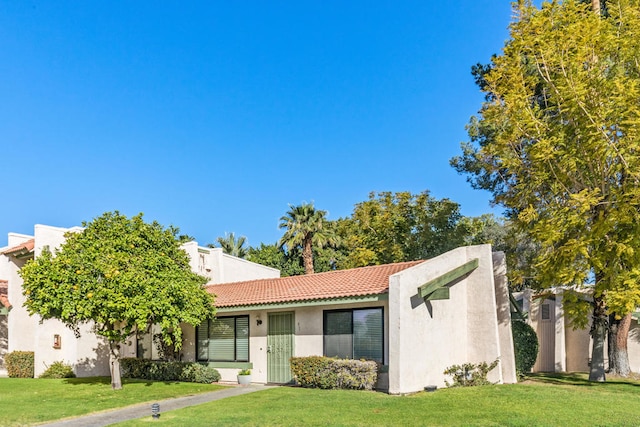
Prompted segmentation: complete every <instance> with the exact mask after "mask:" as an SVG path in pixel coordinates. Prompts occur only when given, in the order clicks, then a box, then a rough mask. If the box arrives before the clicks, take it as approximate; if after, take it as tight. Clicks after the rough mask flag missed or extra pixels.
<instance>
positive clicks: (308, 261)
mask: <svg viewBox="0 0 640 427" xmlns="http://www.w3.org/2000/svg"><path fill="white" fill-rule="evenodd" d="M302 261H303V262H304V274H313V246H312V245H311V238H307V239H304V242H303V243H302Z"/></svg>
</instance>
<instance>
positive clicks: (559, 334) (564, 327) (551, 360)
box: [514, 288, 640, 373]
mask: <svg viewBox="0 0 640 427" xmlns="http://www.w3.org/2000/svg"><path fill="white" fill-rule="evenodd" d="M514 297H515V298H516V301H517V302H518V304H519V306H520V307H521V308H522V311H523V312H525V313H527V322H528V323H529V324H530V325H531V326H532V327H533V329H534V330H535V331H536V333H537V335H538V343H539V348H538V358H537V360H536V364H535V365H534V366H533V369H532V370H533V372H585V371H588V370H589V361H590V359H591V350H592V339H591V335H590V334H589V327H587V328H584V329H574V327H573V326H572V324H571V322H570V320H569V318H568V317H566V316H565V315H564V308H563V305H562V300H563V291H562V289H560V288H558V289H555V290H553V291H551V292H546V293H545V294H544V295H543V296H539V295H536V294H535V293H534V292H533V291H532V290H530V289H528V290H525V291H523V292H520V293H517V294H515V295H514ZM585 298H589V297H588V296H587V295H585ZM638 322H639V320H638V313H634V317H633V319H632V321H631V328H630V330H629V338H628V340H627V349H628V352H629V365H630V367H631V370H632V371H633V372H635V373H640V325H639V324H638ZM605 349H606V347H605ZM605 353H606V351H605ZM607 359H608V357H607V355H606V354H605V366H607Z"/></svg>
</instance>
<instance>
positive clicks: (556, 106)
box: [452, 0, 640, 381]
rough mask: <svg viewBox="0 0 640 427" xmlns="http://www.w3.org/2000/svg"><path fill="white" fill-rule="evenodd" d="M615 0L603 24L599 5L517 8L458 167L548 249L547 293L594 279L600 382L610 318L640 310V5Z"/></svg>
mask: <svg viewBox="0 0 640 427" xmlns="http://www.w3.org/2000/svg"><path fill="white" fill-rule="evenodd" d="M607 3H608V7H607V13H606V14H603V15H600V8H601V5H600V4H599V2H597V1H596V2H593V4H592V5H589V4H588V3H587V4H585V3H584V2H581V1H577V0H566V1H563V2H552V3H547V2H544V3H543V4H542V7H541V8H540V9H538V8H537V7H535V6H534V5H533V4H532V3H531V1H528V0H523V1H519V2H518V3H517V4H515V16H516V18H515V21H514V22H513V23H512V25H511V39H510V40H508V41H507V43H506V45H505V48H504V51H503V54H502V55H500V56H495V57H494V58H493V59H492V63H491V65H490V66H489V67H488V68H487V70H488V71H487V72H486V73H485V74H484V75H483V79H482V82H481V83H483V84H482V85H481V88H482V90H483V91H484V92H485V94H486V95H487V96H486V102H485V103H484V104H483V106H482V109H481V110H480V112H479V117H476V118H473V119H472V120H471V123H470V125H469V128H468V131H469V136H470V138H471V142H470V143H467V144H463V155H462V156H461V157H458V158H454V159H453V160H452V164H453V165H454V167H456V168H457V169H458V171H460V172H464V173H468V174H469V180H470V181H471V183H472V185H474V186H475V187H477V188H484V189H488V190H490V191H492V193H493V196H494V202H496V203H498V204H501V205H503V206H505V207H506V208H507V210H508V211H507V212H508V215H509V216H510V219H511V221H512V223H513V225H514V226H515V227H517V228H518V230H519V231H520V232H522V233H523V234H524V235H526V236H528V237H529V238H530V239H531V240H533V241H535V242H536V243H537V244H538V245H539V251H538V253H537V255H536V257H535V262H534V271H535V273H536V274H535V275H536V280H537V281H538V282H539V283H540V285H541V286H545V287H550V286H556V285H558V284H565V285H573V286H575V287H577V288H580V287H584V286H585V284H587V283H589V282H590V279H591V278H592V277H593V278H594V279H595V283H593V284H592V285H590V287H589V289H591V290H592V292H593V303H592V336H593V350H592V363H591V372H590V375H589V377H590V379H591V380H596V381H604V379H605V375H604V352H603V349H604V337H605V331H606V329H607V315H608V313H609V312H613V313H617V314H618V315H620V316H624V315H626V314H628V313H629V312H630V311H631V310H633V309H634V308H635V307H636V306H637V305H638V303H640V288H639V286H638V283H639V279H640V277H639V276H640V268H639V267H640V209H639V206H638V205H639V201H640V185H639V184H640V150H638V147H639V146H638V136H639V134H640V107H639V106H638V99H640V66H639V65H638V61H637V58H638V57H639V56H640V44H639V43H638V42H637V40H638V34H640V4H638V1H637V0H617V1H609V2H607ZM591 8H593V10H591ZM594 10H595V11H596V12H598V13H593V11H594Z"/></svg>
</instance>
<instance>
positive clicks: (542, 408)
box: [118, 375, 640, 427]
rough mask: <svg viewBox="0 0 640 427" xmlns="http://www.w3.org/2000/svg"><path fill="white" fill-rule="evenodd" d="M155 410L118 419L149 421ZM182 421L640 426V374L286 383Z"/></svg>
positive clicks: (170, 419) (176, 421)
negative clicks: (625, 377) (364, 386)
mask: <svg viewBox="0 0 640 427" xmlns="http://www.w3.org/2000/svg"><path fill="white" fill-rule="evenodd" d="M150 421H151V418H150V417H149V418H145V419H141V420H136V421H131V422H127V423H123V424H118V426H121V427H122V426H148V425H149V422H150ZM153 424H154V425H156V424H157V425H162V424H164V425H175V426H211V425H233V426H243V425H244V426H268V425H272V426H299V425H338V426H365V425H381V426H393V425H397V426H417V425H428V426H438V425H444V426H450V425H454V426H459V425H464V426H469V425H472V426H585V425H599V426H639V425H640V382H634V381H623V382H615V381H614V382H608V383H604V384H592V383H589V382H587V381H585V380H584V377H583V376H566V375H565V376H536V377H535V380H533V381H528V382H526V383H521V384H514V385H502V386H485V387H476V388H457V389H442V390H438V391H436V392H434V393H418V394H414V395H410V396H388V395H385V394H382V393H373V392H359V391H340V390H328V391H327V390H311V389H302V388H291V387H280V388H274V389H269V390H265V391H260V392H258V393H252V394H247V395H243V396H238V397H233V398H228V399H224V400H220V401H216V402H211V403H208V404H204V405H200V406H196V407H191V408H185V409H182V410H179V411H174V412H167V413H163V414H162V415H161V417H160V420H157V421H154V422H153Z"/></svg>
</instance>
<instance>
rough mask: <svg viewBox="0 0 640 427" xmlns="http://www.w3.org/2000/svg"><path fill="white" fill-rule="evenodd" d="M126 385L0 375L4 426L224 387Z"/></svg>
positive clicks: (104, 380) (0, 412)
mask: <svg viewBox="0 0 640 427" xmlns="http://www.w3.org/2000/svg"><path fill="white" fill-rule="evenodd" d="M123 384H124V387H123V389H122V390H118V391H113V390H111V382H110V379H109V378H72V379H66V380H51V379H48V380H45V379H21V378H0V425H2V426H11V425H30V424H35V423H39V422H43V421H50V420H57V419H61V418H66V417H70V416H77V415H82V414H88V413H91V412H97V411H102V410H105V409H111V408H117V407H122V406H128V405H133V404H136V403H142V402H149V401H155V400H160V399H167V398H171V397H177V396H185V395H189V394H196V393H203V392H207V391H215V390H218V389H221V388H223V387H222V386H218V385H207V384H194V383H177V382H176V383H164V382H150V381H138V380H126V379H123Z"/></svg>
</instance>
